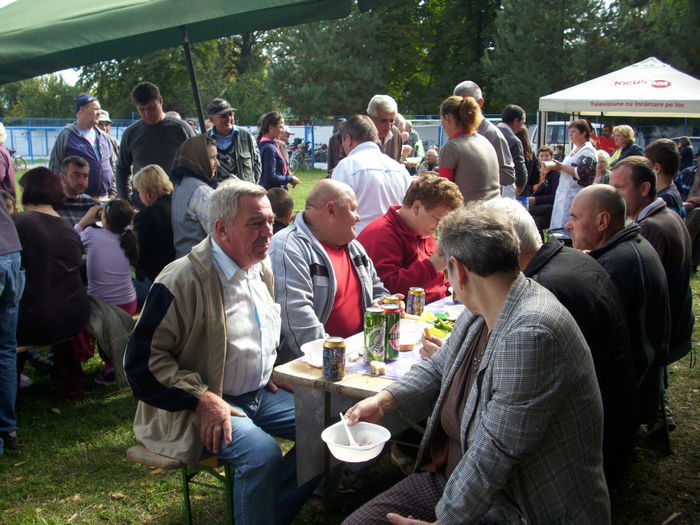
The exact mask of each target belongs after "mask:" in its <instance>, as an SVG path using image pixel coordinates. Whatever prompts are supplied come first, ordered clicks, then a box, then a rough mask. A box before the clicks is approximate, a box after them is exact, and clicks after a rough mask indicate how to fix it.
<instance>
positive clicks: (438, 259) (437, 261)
mask: <svg viewBox="0 0 700 525" xmlns="http://www.w3.org/2000/svg"><path fill="white" fill-rule="evenodd" d="M430 264H432V265H433V268H435V271H436V272H437V273H440V272H442V271H444V270H445V268H447V261H446V260H445V255H444V254H443V253H442V252H441V251H440V250H435V251H434V252H433V253H432V255H431V256H430Z"/></svg>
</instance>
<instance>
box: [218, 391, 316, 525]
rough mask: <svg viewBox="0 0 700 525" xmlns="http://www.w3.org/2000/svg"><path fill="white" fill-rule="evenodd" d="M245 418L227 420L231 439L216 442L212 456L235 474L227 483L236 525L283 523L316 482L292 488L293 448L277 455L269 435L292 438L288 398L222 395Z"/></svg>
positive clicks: (264, 394) (291, 405)
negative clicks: (218, 449) (217, 448)
mask: <svg viewBox="0 0 700 525" xmlns="http://www.w3.org/2000/svg"><path fill="white" fill-rule="evenodd" d="M224 400H225V401H226V402H227V403H228V404H229V405H231V406H232V407H234V408H237V409H239V410H241V411H242V412H245V414H246V415H247V416H248V417H235V416H232V417H231V426H232V429H233V440H232V442H231V444H230V445H228V446H226V445H225V443H224V442H223V440H222V443H221V452H220V453H219V454H217V456H218V457H219V458H221V459H223V460H225V461H228V462H229V463H231V464H232V465H233V466H234V468H236V470H237V473H236V477H235V481H234V485H233V501H234V503H233V505H234V514H235V521H236V524H237V525H238V524H262V523H265V524H274V523H289V522H291V521H292V519H293V518H294V516H296V514H297V512H299V509H300V508H301V506H302V505H303V504H304V502H305V501H306V499H307V498H308V497H309V496H310V495H311V493H312V491H313V489H314V487H315V486H316V484H317V483H318V480H317V479H314V480H312V481H310V482H308V483H306V484H304V485H302V486H301V487H299V488H297V482H296V481H297V480H296V447H293V448H292V449H291V450H290V451H289V452H287V454H285V455H284V456H282V452H281V450H280V447H279V444H278V443H277V441H275V439H274V438H273V437H272V436H271V435H270V434H274V435H275V436H278V437H281V438H284V439H289V440H293V439H294V437H295V429H296V424H295V419H294V395H293V394H291V393H290V392H288V391H286V390H283V389H281V388H280V389H279V390H277V392H274V393H273V392H270V391H269V390H267V389H266V388H261V389H260V390H257V391H254V392H250V393H248V394H243V395H240V396H235V397H233V396H224Z"/></svg>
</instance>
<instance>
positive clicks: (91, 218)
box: [78, 204, 102, 228]
mask: <svg viewBox="0 0 700 525" xmlns="http://www.w3.org/2000/svg"><path fill="white" fill-rule="evenodd" d="M98 212H99V213H100V214H101V213H102V206H100V205H99V204H98V205H96V206H93V207H91V208H90V209H89V210H88V211H87V212H86V213H85V215H84V216H83V218H82V219H80V221H78V224H79V225H80V227H81V228H87V227H88V226H89V225H90V224H95V223H96V222H97V221H99V220H100V218H101V217H98Z"/></svg>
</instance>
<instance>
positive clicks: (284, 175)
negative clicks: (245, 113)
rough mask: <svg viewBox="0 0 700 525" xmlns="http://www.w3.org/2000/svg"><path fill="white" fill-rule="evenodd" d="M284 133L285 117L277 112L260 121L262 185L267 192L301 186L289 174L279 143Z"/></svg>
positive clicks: (266, 114)
mask: <svg viewBox="0 0 700 525" xmlns="http://www.w3.org/2000/svg"><path fill="white" fill-rule="evenodd" d="M283 131H284V117H282V115H280V114H279V113H278V112H277V111H271V112H270V113H265V114H264V115H263V116H262V118H261V119H260V131H258V149H259V150H260V163H261V166H262V175H261V176H260V185H261V186H263V187H264V188H265V189H266V190H269V189H270V188H284V189H285V190H286V189H287V184H291V185H292V187H294V186H296V185H297V184H299V179H298V178H296V177H295V176H294V175H290V174H289V169H288V167H287V163H286V162H285V161H284V157H283V156H282V152H281V151H280V147H279V145H278V143H277V139H279V138H280V135H281V134H282V132H283Z"/></svg>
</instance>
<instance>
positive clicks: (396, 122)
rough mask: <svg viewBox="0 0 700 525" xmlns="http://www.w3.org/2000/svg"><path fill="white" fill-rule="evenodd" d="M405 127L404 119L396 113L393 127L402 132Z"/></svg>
mask: <svg viewBox="0 0 700 525" xmlns="http://www.w3.org/2000/svg"><path fill="white" fill-rule="evenodd" d="M405 125H406V119H405V118H403V115H402V114H401V113H397V114H396V116H395V117H394V126H396V127H397V128H399V130H402V129H403V127H404V126H405Z"/></svg>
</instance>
